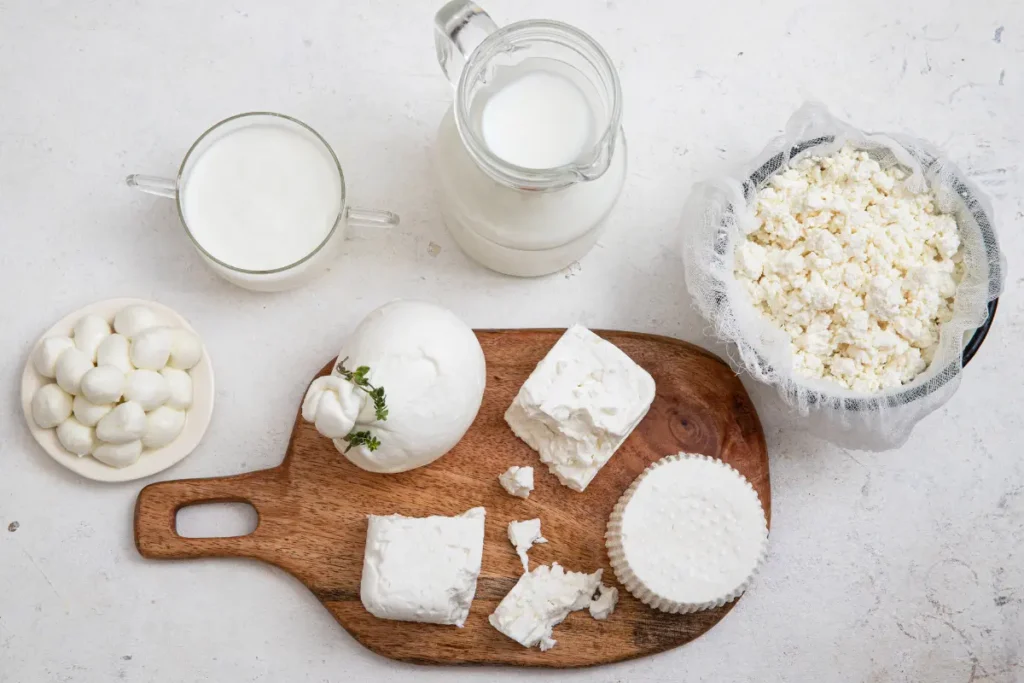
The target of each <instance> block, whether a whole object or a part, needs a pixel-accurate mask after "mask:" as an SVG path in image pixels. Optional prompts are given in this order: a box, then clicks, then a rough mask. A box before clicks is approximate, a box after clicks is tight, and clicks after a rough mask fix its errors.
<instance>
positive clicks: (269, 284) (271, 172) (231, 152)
mask: <svg viewBox="0 0 1024 683" xmlns="http://www.w3.org/2000/svg"><path fill="white" fill-rule="evenodd" d="M127 182H128V185H129V186H130V187H134V188H136V189H139V190H142V191H143V192H148V193H149V194H155V195H158V196H161V197H168V198H170V199H174V200H176V201H177V203H178V217H179V218H180V219H181V224H182V225H183V226H184V228H185V233H186V234H187V235H188V237H189V239H190V240H191V241H192V245H193V246H194V247H195V248H196V251H198V252H199V254H200V256H201V257H202V258H203V260H204V261H205V262H206V264H207V265H208V266H210V268H212V269H213V270H214V272H216V273H217V274H218V275H220V276H221V277H223V278H224V279H226V280H228V281H229V282H232V283H234V284H236V285H238V286H240V287H245V288H246V289H254V290H259V291H279V290H283V289H291V288H292V287H297V286H299V285H301V284H304V283H306V282H308V281H309V280H311V279H313V278H314V277H316V276H317V275H319V274H321V273H322V272H324V271H325V270H327V268H328V267H329V266H330V265H331V262H332V261H333V260H334V259H335V258H336V257H337V256H338V254H339V252H340V251H341V244H342V242H343V240H344V239H345V233H346V229H347V228H349V227H353V226H357V225H358V226H365V227H370V228H389V227H391V226H393V225H396V224H397V223H398V216H396V215H395V214H393V213H391V212H390V211H373V210H367V209H356V208H353V207H350V206H347V204H346V200H347V197H346V196H345V176H344V174H342V172H341V164H339V163H338V157H337V156H336V155H335V154H334V150H332V149H331V146H330V145H328V144H327V141H326V140H324V138H323V137H321V136H320V134H319V133H317V132H316V131H315V130H313V129H312V128H310V127H309V126H307V125H306V124H305V123H303V122H301V121H299V120H298V119H293V118H292V117H290V116H285V115H284V114H275V113H272V112H252V113H247V114H238V115H236V116H232V117H231V118H228V119H225V120H224V121H221V122H220V123H218V124H216V125H214V126H213V127H211V128H210V129H209V130H207V131H206V132H205V133H203V134H202V135H200V136H199V139H198V140H196V141H195V143H193V145H192V147H191V148H190V149H189V150H188V153H186V154H185V159H184V161H182V162H181V167H180V168H179V170H178V176H177V177H176V178H158V177H155V176H146V175H131V176H128V179H127Z"/></svg>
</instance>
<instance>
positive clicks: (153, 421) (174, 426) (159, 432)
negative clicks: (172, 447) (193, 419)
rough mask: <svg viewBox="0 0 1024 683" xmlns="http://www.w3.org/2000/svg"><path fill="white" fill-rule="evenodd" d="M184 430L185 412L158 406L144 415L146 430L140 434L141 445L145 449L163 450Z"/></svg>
mask: <svg viewBox="0 0 1024 683" xmlns="http://www.w3.org/2000/svg"><path fill="white" fill-rule="evenodd" d="M184 428H185V411H183V410H177V409H175V408H171V407H170V406H160V407H159V408H156V409H154V410H152V411H150V412H148V413H146V430H145V431H144V432H143V433H142V445H143V446H144V447H146V448H163V447H164V446H166V445H167V444H169V443H171V442H172V441H174V440H175V439H176V438H178V434H181V430H182V429H184Z"/></svg>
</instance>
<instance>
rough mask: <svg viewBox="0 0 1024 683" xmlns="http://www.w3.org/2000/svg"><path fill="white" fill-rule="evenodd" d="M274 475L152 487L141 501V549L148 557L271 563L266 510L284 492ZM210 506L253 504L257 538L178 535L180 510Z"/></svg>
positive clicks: (253, 474)
mask: <svg viewBox="0 0 1024 683" xmlns="http://www.w3.org/2000/svg"><path fill="white" fill-rule="evenodd" d="M275 472H276V468H275V469H272V470H262V471H259V472H250V473H248V474H240V475H237V476H233V477H219V478H215V479H182V480H180V481H163V482H158V483H156V484H150V485H149V486H146V487H145V488H144V489H142V490H141V491H140V492H139V497H138V499H137V500H136V501H135V547H136V548H138V550H139V553H140V554H141V555H142V556H143V557H148V558H154V559H172V560H178V559H189V558H196V557H248V558H253V559H258V560H266V561H270V558H269V557H268V548H270V547H272V546H273V544H272V543H268V542H267V541H268V540H269V538H268V533H267V526H268V524H269V525H270V526H273V522H272V521H271V520H268V519H266V517H265V510H267V509H269V508H272V507H273V506H271V505H263V506H261V503H264V502H269V501H270V500H273V497H275V496H279V495H280V494H282V493H283V487H282V485H281V483H279V482H277V481H276V477H274V476H273V474H274V473H275ZM204 503H248V504H249V505H252V506H253V508H255V509H256V514H257V517H258V521H257V522H256V528H255V529H254V530H253V532H252V533H250V534H246V535H245V536H231V537H222V538H186V537H184V536H179V535H178V530H177V515H178V510H180V509H181V508H183V507H188V506H189V505H199V504H204Z"/></svg>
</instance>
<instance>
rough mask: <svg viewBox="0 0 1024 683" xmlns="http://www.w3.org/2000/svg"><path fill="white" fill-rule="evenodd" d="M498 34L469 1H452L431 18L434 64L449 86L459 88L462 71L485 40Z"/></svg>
mask: <svg viewBox="0 0 1024 683" xmlns="http://www.w3.org/2000/svg"><path fill="white" fill-rule="evenodd" d="M497 30H498V25H497V24H495V23H494V20H493V19H491V17H490V15H489V14H487V12H485V11H483V10H482V9H480V7H479V6H478V5H477V4H476V3H475V2H470V1H469V0H452V2H449V3H448V4H447V5H445V6H444V7H442V8H441V9H440V10H438V12H437V14H435V15H434V45H435V46H436V47H437V63H438V64H440V65H441V70H442V71H444V75H445V76H447V77H448V80H449V81H450V82H451V84H452V85H455V86H457V85H458V84H459V77H460V76H461V75H462V69H463V67H464V66H466V60H467V59H469V56H470V55H471V54H473V50H475V49H476V48H477V46H478V45H479V44H480V43H482V42H483V41H484V38H486V37H487V36H489V35H490V34H492V33H494V32H495V31H497Z"/></svg>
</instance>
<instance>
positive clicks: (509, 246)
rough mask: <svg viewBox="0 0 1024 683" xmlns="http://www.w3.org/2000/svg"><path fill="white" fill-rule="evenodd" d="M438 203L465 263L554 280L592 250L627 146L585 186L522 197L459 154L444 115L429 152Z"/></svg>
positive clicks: (619, 181)
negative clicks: (465, 257) (432, 153)
mask: <svg viewBox="0 0 1024 683" xmlns="http://www.w3.org/2000/svg"><path fill="white" fill-rule="evenodd" d="M435 167H436V169H437V194H438V203H439V205H440V207H441V211H442V214H443V216H444V220H445V224H446V225H447V227H448V230H449V231H450V232H451V234H452V237H453V238H455V241H456V242H457V243H458V244H459V247H461V248H462V250H463V251H465V252H466V253H467V254H468V255H469V256H470V257H472V258H473V259H475V260H477V261H479V262H480V263H482V264H483V265H485V266H487V267H488V268H492V269H494V270H496V271H498V272H501V273H506V274H508V275H519V276H526V277H531V276H536V275H544V274H547V273H553V272H555V271H557V270H560V269H562V268H565V267H566V266H568V265H569V264H570V263H572V262H573V261H575V260H577V259H580V258H582V257H583V256H584V255H585V254H586V253H587V252H588V251H589V250H590V249H591V247H593V246H594V244H595V243H596V242H597V240H598V238H599V237H600V235H601V229H602V228H603V226H604V223H605V219H607V217H608V214H609V213H610V212H611V210H612V208H613V207H614V206H615V202H616V201H617V200H618V197H619V194H620V192H621V191H622V186H623V183H624V182H625V178H626V143H625V139H624V136H622V135H620V136H619V137H618V139H617V141H616V147H615V150H614V153H613V157H612V162H611V166H610V168H609V169H608V170H607V171H606V172H605V173H604V174H603V175H602V176H601V177H600V178H596V179H594V180H590V181H587V182H581V183H576V184H574V185H569V186H567V187H564V188H561V189H558V190H551V191H547V192H523V191H520V190H517V189H515V188H511V187H506V186H505V185H502V184H500V183H497V182H495V181H494V180H493V179H492V178H491V177H490V176H488V175H487V174H486V173H484V171H482V170H481V169H480V167H479V166H477V164H476V162H475V161H474V160H473V158H472V157H471V156H470V155H469V153H468V152H467V151H466V148H465V145H464V144H463V142H462V139H461V138H460V137H459V132H458V129H457V128H456V126H455V118H454V116H453V115H452V112H451V111H449V112H448V114H446V115H445V117H444V119H442V121H441V124H440V127H439V129H438V133H437V145H436V148H435Z"/></svg>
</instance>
